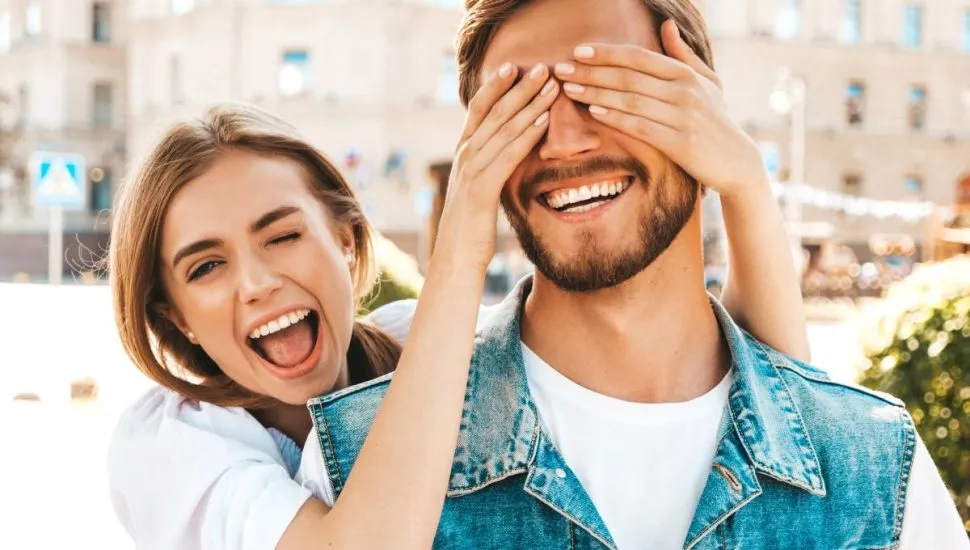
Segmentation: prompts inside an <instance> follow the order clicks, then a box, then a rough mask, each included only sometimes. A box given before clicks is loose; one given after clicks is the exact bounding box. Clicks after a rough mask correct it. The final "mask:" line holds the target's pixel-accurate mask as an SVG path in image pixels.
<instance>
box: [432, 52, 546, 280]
mask: <svg viewBox="0 0 970 550" xmlns="http://www.w3.org/2000/svg"><path fill="white" fill-rule="evenodd" d="M517 73H518V70H517V69H516V68H515V67H514V66H513V65H511V64H509V63H506V64H505V65H503V66H502V67H501V68H500V69H499V70H498V71H496V73H495V74H494V75H492V76H491V77H490V78H489V79H488V80H487V81H486V82H485V84H484V85H483V86H482V87H481V89H479V90H478V92H477V93H476V94H475V97H474V98H472V101H471V103H470V104H469V107H468V115H467V117H466V120H465V129H464V132H463V133H462V136H461V140H460V141H459V143H458V148H457V152H456V155H455V162H454V165H453V167H452V170H451V177H450V180H449V182H448V194H447V196H446V197H445V205H444V210H443V212H442V216H441V223H440V225H439V229H438V235H439V237H438V240H437V242H436V244H435V251H434V262H433V263H437V264H439V265H440V264H441V263H442V262H443V263H444V264H445V265H448V266H451V267H454V266H457V265H461V266H467V267H471V268H473V269H475V270H477V271H480V272H481V273H484V271H485V269H486V267H487V266H488V263H489V262H490V261H491V260H492V255H493V254H494V251H495V239H496V222H497V220H498V206H499V198H500V196H501V192H502V187H503V186H504V185H505V182H506V181H507V180H508V179H509V177H510V176H511V175H512V172H514V171H515V169H516V167H518V165H519V164H520V163H521V162H522V161H523V160H524V159H525V158H526V156H528V155H529V153H530V152H531V151H532V149H533V148H534V147H535V146H536V144H537V143H538V142H539V140H540V139H541V138H542V136H543V135H544V134H545V132H546V128H547V127H548V124H549V108H550V107H551V106H552V103H553V101H555V99H556V96H557V95H558V93H559V86H558V82H557V81H556V80H555V79H554V78H551V77H550V74H549V68H548V67H547V66H545V65H541V64H540V65H536V66H535V67H533V68H532V69H531V70H530V71H529V73H528V74H525V75H523V76H522V78H521V79H519V81H518V82H516V75H517Z"/></svg>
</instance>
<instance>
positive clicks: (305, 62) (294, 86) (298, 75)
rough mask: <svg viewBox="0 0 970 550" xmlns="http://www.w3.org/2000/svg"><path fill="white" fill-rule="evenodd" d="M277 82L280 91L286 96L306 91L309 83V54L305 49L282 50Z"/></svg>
mask: <svg viewBox="0 0 970 550" xmlns="http://www.w3.org/2000/svg"><path fill="white" fill-rule="evenodd" d="M279 84H280V93H281V94H282V95H284V96H286V97H292V96H296V95H300V94H303V93H306V91H307V88H308V87H309V84H310V54H309V53H307V51H306V50H289V51H285V52H283V62H282V63H281V64H280V82H279Z"/></svg>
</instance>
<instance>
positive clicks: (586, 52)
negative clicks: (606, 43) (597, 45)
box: [573, 46, 596, 59]
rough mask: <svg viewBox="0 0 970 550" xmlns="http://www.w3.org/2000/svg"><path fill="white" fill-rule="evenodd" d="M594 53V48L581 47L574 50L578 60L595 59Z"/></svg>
mask: <svg viewBox="0 0 970 550" xmlns="http://www.w3.org/2000/svg"><path fill="white" fill-rule="evenodd" d="M594 53H596V52H595V51H594V50H593V48H592V46H579V47H577V48H576V49H575V50H573V55H574V56H576V58H577V59H589V58H590V57H593V54H594Z"/></svg>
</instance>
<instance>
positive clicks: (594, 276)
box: [480, 0, 697, 292]
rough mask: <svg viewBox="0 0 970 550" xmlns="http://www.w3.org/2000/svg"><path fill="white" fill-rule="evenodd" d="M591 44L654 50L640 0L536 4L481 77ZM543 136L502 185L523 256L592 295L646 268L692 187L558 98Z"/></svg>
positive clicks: (669, 236)
mask: <svg viewBox="0 0 970 550" xmlns="http://www.w3.org/2000/svg"><path fill="white" fill-rule="evenodd" d="M589 42H605V43H612V44H634V45H637V46H642V47H645V48H649V49H651V50H654V51H661V46H660V43H659V38H658V30H657V28H656V26H655V25H654V22H653V19H652V17H651V15H650V13H649V11H648V10H647V8H646V7H645V6H644V5H643V3H642V1H641V0H609V1H603V0H535V1H533V2H531V3H529V4H527V5H526V6H525V7H523V8H522V9H520V10H519V11H517V12H516V13H515V14H514V15H513V16H512V17H511V18H509V19H508V20H507V21H506V22H504V23H503V24H502V26H501V27H500V28H499V30H498V32H497V33H496V35H495V37H494V38H493V40H492V42H491V43H490V45H489V47H488V50H487V52H486V55H485V59H484V63H483V65H482V69H481V75H480V76H481V77H482V78H484V76H485V75H488V74H492V73H494V72H495V71H496V70H498V68H499V67H500V66H501V64H502V63H504V62H506V61H510V62H512V63H514V64H516V65H517V66H519V67H520V69H521V72H522V73H523V74H524V73H525V72H527V71H528V70H529V69H530V68H531V67H532V66H533V65H535V64H536V63H545V64H547V65H549V66H550V67H552V66H554V65H555V64H556V63H559V62H565V61H568V62H573V49H574V48H575V47H576V46H578V45H580V44H582V43H589ZM549 115H550V118H549V127H548V133H547V135H546V136H545V138H544V139H543V140H542V141H540V143H539V145H538V146H537V147H536V148H535V150H533V151H532V153H531V154H530V155H529V156H528V157H527V158H526V159H525V160H524V161H523V162H522V164H520V165H519V167H518V168H517V169H516V171H515V172H514V173H513V174H512V177H511V178H510V179H509V181H508V182H507V184H506V186H505V189H504V190H503V194H502V205H503V207H504V209H505V212H506V215H507V216H508V218H509V221H510V223H511V225H512V227H513V229H514V230H515V232H516V234H517V235H518V237H519V242H520V243H521V244H522V247H523V249H524V250H525V253H526V255H527V256H528V257H529V259H530V260H531V261H532V262H533V263H534V264H535V266H536V269H537V270H538V271H539V272H540V273H541V274H542V275H543V276H545V277H546V278H548V279H549V280H551V281H552V282H553V283H554V284H555V285H556V286H558V287H559V288H562V289H564V290H568V291H576V292H591V291H595V290H599V289H603V288H609V287H612V286H615V285H618V284H620V283H622V282H624V281H626V280H627V279H630V278H631V277H633V276H634V275H636V274H638V273H640V272H641V271H643V270H644V269H645V268H646V267H647V266H649V265H650V264H651V263H653V261H654V260H656V259H657V258H658V257H659V256H660V255H661V254H662V253H663V252H664V251H665V250H666V249H667V248H668V247H669V246H670V244H671V242H673V240H674V238H675V237H676V236H677V235H678V234H679V233H680V230H681V229H682V228H683V227H684V225H685V224H686V223H687V221H688V220H689V219H690V217H691V215H692V214H693V211H694V207H695V203H696V200H697V184H696V183H694V182H693V181H692V180H689V179H688V178H687V177H686V175H685V174H684V173H683V171H682V170H680V168H679V167H677V166H676V165H674V164H673V163H672V162H671V161H670V160H669V159H668V158H667V157H665V156H664V155H663V154H661V153H660V152H659V151H657V150H656V149H654V148H653V147H652V146H650V145H649V144H647V143H643V142H641V141H638V140H636V139H633V138H631V137H629V136H627V135H625V134H623V133H621V132H619V131H618V130H615V129H613V128H611V127H608V126H606V125H604V124H601V123H599V122H597V121H596V120H595V119H594V118H593V117H592V116H591V115H590V114H589V112H588V110H587V105H584V104H578V103H575V102H574V101H572V100H571V99H569V98H568V97H566V96H565V95H564V94H561V95H560V96H559V97H558V98H557V99H556V101H555V103H554V104H553V106H552V108H551V109H550V111H549Z"/></svg>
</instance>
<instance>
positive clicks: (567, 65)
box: [556, 63, 576, 74]
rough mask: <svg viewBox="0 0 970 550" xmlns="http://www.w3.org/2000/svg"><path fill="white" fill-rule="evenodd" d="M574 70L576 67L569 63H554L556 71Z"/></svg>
mask: <svg viewBox="0 0 970 550" xmlns="http://www.w3.org/2000/svg"><path fill="white" fill-rule="evenodd" d="M574 72H576V67H574V66H573V65H572V64H571V63H556V73H558V74H573V73H574Z"/></svg>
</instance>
